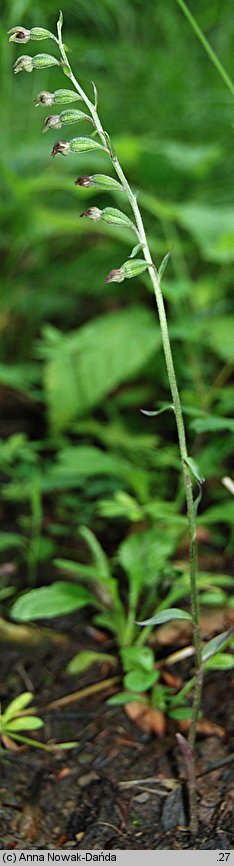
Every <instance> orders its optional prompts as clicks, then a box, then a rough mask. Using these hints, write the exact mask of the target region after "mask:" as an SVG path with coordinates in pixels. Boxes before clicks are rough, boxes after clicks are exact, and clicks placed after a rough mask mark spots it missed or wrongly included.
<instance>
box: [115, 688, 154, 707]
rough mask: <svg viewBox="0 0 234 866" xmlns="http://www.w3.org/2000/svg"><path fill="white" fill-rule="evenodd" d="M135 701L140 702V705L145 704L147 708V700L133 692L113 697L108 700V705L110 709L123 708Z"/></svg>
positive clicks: (120, 693)
mask: <svg viewBox="0 0 234 866" xmlns="http://www.w3.org/2000/svg"><path fill="white" fill-rule="evenodd" d="M133 701H138V703H141V704H144V706H145V698H143V697H141V695H139V694H138V692H135V693H134V694H133V693H132V692H119V693H118V695H113V696H112V697H111V698H108V700H107V701H106V703H107V704H108V705H109V706H110V707H121V706H123V705H124V704H130V703H132V702H133Z"/></svg>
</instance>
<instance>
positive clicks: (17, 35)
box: [8, 26, 30, 43]
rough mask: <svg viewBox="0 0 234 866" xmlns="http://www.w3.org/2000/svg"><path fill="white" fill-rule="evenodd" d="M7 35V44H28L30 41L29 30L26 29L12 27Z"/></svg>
mask: <svg viewBox="0 0 234 866" xmlns="http://www.w3.org/2000/svg"><path fill="white" fill-rule="evenodd" d="M8 34H9V42H24V43H26V42H29V39H30V30H26V27H20V26H19V27H12V28H11V30H8Z"/></svg>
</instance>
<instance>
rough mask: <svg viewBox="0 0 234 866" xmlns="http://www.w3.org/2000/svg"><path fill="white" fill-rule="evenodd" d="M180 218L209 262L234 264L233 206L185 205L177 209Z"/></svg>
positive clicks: (180, 221) (180, 205)
mask: <svg viewBox="0 0 234 866" xmlns="http://www.w3.org/2000/svg"><path fill="white" fill-rule="evenodd" d="M176 216H177V219H178V222H179V223H180V225H182V226H183V227H184V228H186V229H187V230H188V231H189V232H191V235H192V236H193V237H194V240H195V241H196V243H197V244H198V246H199V248H200V250H201V251H202V253H203V255H204V257H205V259H206V260H207V261H211V262H212V261H213V262H220V263H222V262H223V263H224V262H233V260H234V219H233V209H232V207H231V205H230V206H229V205H222V206H221V205H220V206H218V205H216V206H215V207H213V206H212V205H206V204H202V203H200V202H196V201H193V202H185V203H183V204H178V205H176Z"/></svg>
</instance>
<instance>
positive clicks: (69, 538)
mask: <svg viewBox="0 0 234 866" xmlns="http://www.w3.org/2000/svg"><path fill="white" fill-rule="evenodd" d="M193 5H194V4H192V3H191V8H192V6H193ZM63 11H64V21H65V24H64V30H65V41H66V43H67V45H68V46H69V48H70V55H69V56H70V58H71V62H72V64H73V67H74V69H75V70H76V73H77V75H78V77H79V80H80V82H81V84H82V85H83V86H84V88H85V89H87V90H88V92H89V93H90V96H91V94H92V85H91V80H92V79H93V80H94V81H95V84H96V87H97V90H98V93H99V110H100V113H101V116H102V119H103V122H104V127H105V128H106V129H107V130H108V131H109V132H110V134H111V136H112V137H113V140H114V144H115V147H116V150H117V152H118V156H119V158H120V161H122V164H123V168H124V170H125V171H126V173H127V175H128V178H129V181H130V183H131V184H132V186H133V187H134V188H135V189H138V190H139V202H140V204H141V206H142V211H143V215H144V219H145V225H146V228H147V231H148V235H149V238H150V245H151V249H152V252H153V255H154V257H155V262H156V263H157V264H159V263H160V261H161V259H162V257H163V256H164V255H165V253H166V252H167V251H168V249H170V248H171V247H173V249H172V255H171V258H170V261H169V264H168V267H167V270H166V273H165V277H164V281H163V288H164V295H165V298H166V303H167V310H168V316H169V323H170V334H171V337H172V341H173V349H174V357H175V365H176V370H177V374H178V380H179V387H180V390H181V395H182V403H183V406H184V410H185V413H186V422H187V427H188V436H189V442H190V454H191V455H192V456H193V457H194V458H195V459H196V460H197V461H198V463H199V465H200V467H201V470H202V472H203V473H204V475H205V477H206V479H207V481H206V485H205V488H204V494H203V499H202V503H201V506H200V517H199V523H200V526H201V529H202V531H203V535H202V534H201V537H202V539H203V544H204V553H205V555H207V552H208V554H209V552H210V549H211V550H213V552H217V551H220V550H224V551H226V553H227V554H228V553H229V551H230V532H231V526H232V525H233V510H232V505H231V501H230V495H229V493H228V492H227V490H225V488H224V487H223V485H222V478H223V476H225V475H227V474H228V472H229V461H230V455H231V451H232V433H233V427H234V423H233V420H232V419H231V417H230V416H231V400H232V390H231V373H232V369H233V366H232V365H233V337H232V334H233V320H234V315H233V310H232V304H231V287H232V271H233V259H234V244H233V240H234V222H233V208H232V193H231V188H232V181H233V156H232V154H233V128H232V123H233V106H232V99H231V95H230V94H229V93H228V91H227V90H225V87H224V84H223V82H222V81H221V79H219V77H218V75H217V72H216V71H215V69H214V68H213V67H212V65H211V63H210V61H209V60H208V58H207V56H206V55H205V54H204V52H203V49H202V47H201V45H200V44H199V42H198V41H196V39H195V36H194V34H193V33H192V31H191V30H190V29H189V25H188V23H187V22H186V21H185V19H184V18H183V16H182V14H181V12H180V10H179V9H178V7H177V4H176V2H175V0H168V2H167V3H166V4H162V3H160V2H158V0H157V2H155V0H154V2H153V0H146V3H144V7H142V3H141V0H119V2H118V4H116V3H115V2H114V0H93V2H92V3H90V2H89V0H79V3H75V2H69V0H66V3H65V4H64V7H63ZM193 12H194V14H195V15H196V17H197V19H198V20H199V23H200V26H201V27H202V29H203V30H204V32H205V33H206V35H207V36H208V38H209V39H210V41H211V42H212V44H213V46H214V48H215V49H216V51H217V53H218V54H219V56H220V58H221V59H222V60H223V62H224V64H225V66H226V68H227V70H228V71H229V73H230V74H232V45H233V32H232V31H233V29H234V21H233V14H232V3H231V0H225V2H221V0H212V2H211V0H205V2H204V0H197V3H196V9H193ZM57 14H58V9H57V6H56V4H55V2H54V0H49V2H48V0H47V2H45V0H39V2H34V3H32V2H31V0H11V2H10V0H8V2H5V3H3V14H2V21H1V30H2V32H1V45H2V53H1V75H2V84H1V94H2V100H1V131H2V148H1V190H2V197H1V274H2V291H1V298H0V330H1V347H2V351H1V365H0V384H1V395H2V396H1V399H2V407H3V413H2V421H1V436H2V440H1V451H0V462H1V467H2V471H3V482H4V484H3V498H4V510H3V522H4V525H3V529H4V532H3V536H2V550H3V554H4V557H5V556H6V550H8V549H9V548H10V549H11V548H12V550H13V551H15V552H16V551H20V553H19V556H20V557H21V561H22V559H23V561H25V559H26V561H27V563H28V568H29V577H30V580H31V582H33V581H35V572H36V568H37V564H38V561H40V560H42V561H43V560H49V561H51V558H52V557H53V555H54V554H55V553H56V551H57V546H60V548H61V545H62V550H63V552H64V551H65V552H66V554H68V555H69V556H70V554H71V550H72V555H73V558H74V553H75V554H76V552H77V547H78V550H79V551H80V541H79V535H78V531H79V526H80V524H83V523H86V524H89V525H91V526H92V528H93V529H94V531H95V532H96V533H97V535H98V536H99V537H100V538H101V540H102V542H104V546H105V548H106V549H107V551H108V552H110V553H113V549H114V550H115V548H116V545H117V541H119V540H121V541H122V540H123V539H124V537H125V536H126V535H128V533H129V532H132V531H133V529H134V526H135V528H137V529H138V531H139V530H140V531H142V529H143V530H144V529H145V530H146V531H148V529H149V527H150V528H151V526H152V525H153V526H154V527H155V531H157V533H158V537H160V538H161V537H162V536H163V535H164V539H166V547H167V548H168V557H169V559H167V557H166V558H165V555H164V552H163V556H162V559H163V572H162V573H163V576H164V580H165V579H166V580H168V579H169V572H168V573H167V571H166V569H167V568H168V567H169V566H168V562H169V560H170V557H172V556H175V552H176V551H178V549H179V547H178V546H179V545H180V544H181V543H182V540H183V538H184V532H185V522H184V517H183V510H184V502H183V493H182V491H181V488H180V483H179V482H178V466H179V463H178V452H177V442H176V433H175V424H174V418H173V414H172V413H171V412H169V411H168V412H166V413H165V414H162V415H159V416H158V417H157V418H146V416H144V415H142V414H141V413H140V409H141V408H148V409H152V408H153V407H154V406H156V405H161V404H162V405H163V404H164V403H167V402H168V383H167V376H166V371H165V366H164V359H163V356H162V350H161V340H160V333H159V326H158V322H157V316H156V313H155V308H154V298H153V296H152V293H151V287H150V284H149V281H148V278H147V277H146V276H145V274H143V275H142V276H141V277H140V278H138V279H134V280H129V281H127V283H126V282H124V283H121V284H117V283H112V284H111V286H110V285H106V284H105V282H104V280H105V276H106V274H107V273H108V271H109V270H111V269H112V268H114V267H120V265H121V264H122V262H123V261H125V260H126V258H127V257H128V255H129V252H130V250H131V248H132V238H131V233H129V232H128V231H123V230H122V229H115V228H113V227H112V226H106V225H103V224H102V223H98V226H95V225H93V224H92V223H88V221H86V220H80V213H82V211H83V210H84V209H85V208H86V207H88V206H89V205H90V204H92V205H95V206H98V207H104V206H105V205H108V204H110V203H111V202H110V194H108V195H107V194H106V193H98V192H97V191H95V190H84V189H81V188H79V187H77V186H75V185H74V181H75V179H76V178H77V176H79V175H82V174H85V175H87V174H92V173H94V172H107V173H109V172H110V168H109V165H108V163H107V161H106V157H105V155H103V154H102V153H100V154H99V153H97V154H87V155H80V156H75V155H72V156H71V157H69V158H67V159H63V158H62V157H58V158H57V159H56V160H51V158H50V151H51V149H52V146H53V144H54V141H55V139H56V135H54V133H53V132H52V131H50V132H48V133H47V135H46V136H43V137H42V136H41V129H42V126H43V121H44V118H45V116H46V115H47V114H48V109H47V110H46V109H45V110H44V109H41V108H35V106H34V99H35V96H36V94H37V93H38V92H39V91H41V90H44V89H45V90H53V89H56V88H58V87H60V86H61V87H63V86H65V85H64V79H63V77H62V75H61V74H60V73H59V72H58V71H57V70H56V69H55V70H54V69H52V70H46V71H40V72H38V73H37V72H33V73H32V74H31V75H26V74H22V75H18V76H17V77H13V74H12V64H13V61H14V60H15V59H16V57H18V56H19V54H20V53H24V52H21V50H20V46H12V45H10V46H9V44H8V43H7V39H6V31H7V30H8V29H9V28H10V27H13V26H15V25H16V24H23V25H24V26H26V27H33V26H36V25H37V26H44V27H48V28H50V29H52V30H54V27H55V21H56V18H57ZM28 48H29V51H28ZM37 50H38V49H37V46H36V49H35V53H36V52H37ZM43 50H44V48H43ZM45 50H47V46H46V48H45ZM48 50H50V49H49V47H48ZM25 51H26V53H27V52H28V53H30V51H31V44H30V45H29V46H27V49H25ZM32 53H34V47H33V51H32ZM73 134H75V133H74V132H73V131H72V135H73ZM77 134H80V127H79V132H78V133H77ZM81 134H83V129H82V132H81ZM84 134H86V129H84ZM62 137H66V132H65V135H63V136H62ZM67 137H68V138H69V137H72V136H71V135H70V133H69V131H68V134H67ZM112 202H113V204H114V205H115V206H117V207H120V208H123V209H125V204H124V201H123V196H122V194H121V193H114V194H112ZM147 509H148V510H147ZM12 515H13V521H12ZM110 518H111V520H110ZM113 524H114V526H113ZM83 556H84V557H85V553H84V552H83ZM78 558H79V556H78ZM170 567H171V566H170ZM165 575H166V577H165ZM43 581H44V574H43V572H42V582H43ZM203 589H204V587H203ZM8 590H9V587H8ZM215 592H216V596H215V597H216V601H217V592H218V593H219V592H220V593H221V595H222V591H221V589H220V588H219V589H218V590H216V591H215ZM5 593H6V588H5Z"/></svg>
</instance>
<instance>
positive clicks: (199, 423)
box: [190, 415, 234, 433]
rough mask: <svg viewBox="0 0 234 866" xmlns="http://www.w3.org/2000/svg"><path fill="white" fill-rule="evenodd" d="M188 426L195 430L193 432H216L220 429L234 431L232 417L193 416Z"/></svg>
mask: <svg viewBox="0 0 234 866" xmlns="http://www.w3.org/2000/svg"><path fill="white" fill-rule="evenodd" d="M190 427H191V428H192V430H195V433H218V432H219V431H220V430H230V432H231V433H234V419H233V418H224V417H222V418H219V417H218V416H217V415H216V416H215V415H205V417H204V418H194V420H193V421H191V423H190Z"/></svg>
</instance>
